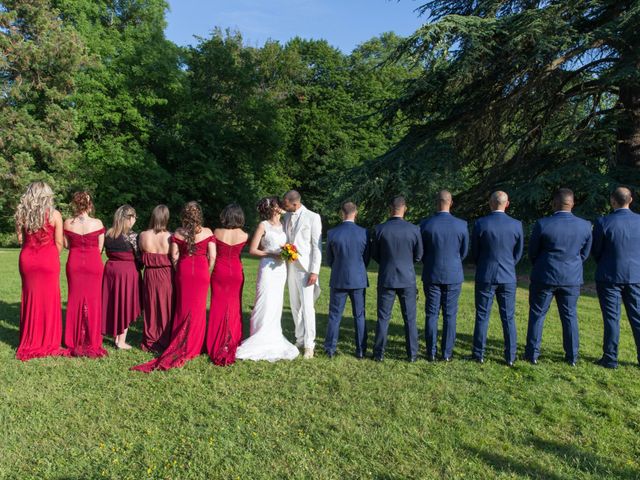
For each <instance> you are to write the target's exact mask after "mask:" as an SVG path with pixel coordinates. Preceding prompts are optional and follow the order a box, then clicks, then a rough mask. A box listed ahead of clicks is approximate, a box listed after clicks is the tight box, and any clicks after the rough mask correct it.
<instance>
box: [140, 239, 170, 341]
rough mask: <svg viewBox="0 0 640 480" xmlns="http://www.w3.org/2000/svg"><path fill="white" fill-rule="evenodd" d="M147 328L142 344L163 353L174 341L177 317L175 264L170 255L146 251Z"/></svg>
mask: <svg viewBox="0 0 640 480" xmlns="http://www.w3.org/2000/svg"><path fill="white" fill-rule="evenodd" d="M142 263H143V264H144V281H143V282H142V305H143V307H144V308H143V310H144V327H143V332H142V344H141V345H140V347H141V348H142V349H143V350H145V351H147V352H149V351H151V352H162V351H163V350H164V349H165V348H167V346H168V345H169V341H170V340H171V319H172V317H173V304H174V299H173V297H174V292H173V267H172V266H171V260H170V259H169V255H168V254H164V253H148V252H142Z"/></svg>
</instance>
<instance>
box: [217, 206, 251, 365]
mask: <svg viewBox="0 0 640 480" xmlns="http://www.w3.org/2000/svg"><path fill="white" fill-rule="evenodd" d="M220 224H221V225H222V228H216V230H215V231H214V232H213V234H214V236H215V243H214V245H215V249H216V254H215V258H216V262H215V265H214V267H213V274H212V275H211V308H210V310H209V327H208V330H207V352H209V357H210V358H211V361H212V362H213V363H214V364H216V365H220V366H225V365H230V364H232V363H234V362H235V361H236V349H237V348H238V345H239V344H240V341H241V340H242V286H243V284H244V273H243V271H242V262H241V261H240V254H241V253H242V248H243V247H244V246H245V245H246V243H247V240H248V238H249V236H248V235H247V234H246V233H245V232H244V231H243V230H242V228H243V227H244V212H243V211H242V208H240V205H237V204H235V203H233V204H231V205H227V206H226V207H225V208H224V210H222V213H221V214H220Z"/></svg>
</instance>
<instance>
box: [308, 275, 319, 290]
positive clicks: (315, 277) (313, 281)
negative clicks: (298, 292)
mask: <svg viewBox="0 0 640 480" xmlns="http://www.w3.org/2000/svg"><path fill="white" fill-rule="evenodd" d="M317 281H318V274H317V273H310V274H309V280H307V287H310V286H311V285H315V284H316V282H317Z"/></svg>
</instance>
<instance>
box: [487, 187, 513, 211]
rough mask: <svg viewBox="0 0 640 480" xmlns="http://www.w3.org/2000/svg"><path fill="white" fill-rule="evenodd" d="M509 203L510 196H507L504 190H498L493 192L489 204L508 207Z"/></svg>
mask: <svg viewBox="0 0 640 480" xmlns="http://www.w3.org/2000/svg"><path fill="white" fill-rule="evenodd" d="M508 201H509V195H507V194H506V193H505V192H503V191H502V190H497V191H495V192H493V193H492V194H491V197H490V198H489V203H491V205H497V206H499V207H501V206H503V205H506V204H507V202H508Z"/></svg>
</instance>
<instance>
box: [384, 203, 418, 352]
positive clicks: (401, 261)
mask: <svg viewBox="0 0 640 480" xmlns="http://www.w3.org/2000/svg"><path fill="white" fill-rule="evenodd" d="M406 211H407V204H406V201H405V199H404V197H395V198H394V199H393V201H392V202H391V218H390V219H389V220H387V221H386V222H385V223H382V224H380V225H378V226H376V228H375V231H374V234H373V238H372V244H371V256H372V257H373V259H374V260H375V261H376V262H378V265H379V268H378V321H377V323H376V337H375V343H374V347H373V359H374V360H376V361H378V362H381V361H382V360H383V358H384V349H385V347H386V345H387V330H388V329H389V321H390V320H391V311H392V309H393V303H394V301H395V298H396V296H397V297H398V299H399V300H400V309H401V311H402V318H403V320H404V333H405V344H406V349H407V357H408V360H409V361H410V362H415V361H416V360H417V358H418V327H417V325H416V299H417V295H418V290H417V287H416V272H415V268H414V263H417V262H419V261H420V259H421V258H422V239H421V238H420V230H419V229H418V227H417V226H415V225H413V224H412V223H409V222H407V221H405V220H404V215H405V213H406Z"/></svg>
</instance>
